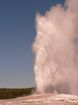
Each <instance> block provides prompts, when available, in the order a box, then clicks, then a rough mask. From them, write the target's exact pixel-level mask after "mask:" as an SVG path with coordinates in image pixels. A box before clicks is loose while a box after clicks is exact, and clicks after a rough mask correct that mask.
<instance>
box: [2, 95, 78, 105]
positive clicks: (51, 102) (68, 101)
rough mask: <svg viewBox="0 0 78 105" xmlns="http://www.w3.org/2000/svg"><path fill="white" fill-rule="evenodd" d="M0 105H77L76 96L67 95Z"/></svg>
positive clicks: (37, 96)
mask: <svg viewBox="0 0 78 105" xmlns="http://www.w3.org/2000/svg"><path fill="white" fill-rule="evenodd" d="M0 105H78V96H74V95H67V94H42V95H39V94H38V95H36V94H34V95H31V96H26V97H20V98H16V99H11V100H0Z"/></svg>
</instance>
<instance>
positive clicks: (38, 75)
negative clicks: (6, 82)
mask: <svg viewBox="0 0 78 105" xmlns="http://www.w3.org/2000/svg"><path fill="white" fill-rule="evenodd" d="M36 33H37V36H36V39H35V41H34V44H33V49H34V52H35V66H34V71H35V80H36V87H37V92H40V93H46V92H54V91H57V92H59V93H70V94H78V41H77V37H78V0H66V1H65V4H64V6H61V5H60V4H58V5H56V6H54V7H52V8H51V9H50V10H49V11H46V13H45V15H44V16H42V15H40V14H37V16H36Z"/></svg>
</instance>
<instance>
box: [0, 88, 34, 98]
mask: <svg viewBox="0 0 78 105" xmlns="http://www.w3.org/2000/svg"><path fill="white" fill-rule="evenodd" d="M33 89H34V88H23V89H9V88H0V99H10V98H17V97H21V96H27V95H31V94H32V91H33Z"/></svg>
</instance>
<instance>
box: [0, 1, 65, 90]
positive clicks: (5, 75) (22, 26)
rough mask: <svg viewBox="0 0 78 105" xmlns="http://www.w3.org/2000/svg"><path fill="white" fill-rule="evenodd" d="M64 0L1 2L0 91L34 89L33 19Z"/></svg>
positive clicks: (34, 33) (34, 35) (34, 34)
mask: <svg viewBox="0 0 78 105" xmlns="http://www.w3.org/2000/svg"><path fill="white" fill-rule="evenodd" d="M57 3H60V4H63V3H64V0H0V88H26V87H32V86H35V82H34V70H33V67H34V57H33V55H34V54H33V51H32V44H33V42H34V39H35V37H36V30H35V16H36V13H37V12H39V13H41V14H44V13H45V11H46V10H49V9H50V7H51V6H53V5H56V4H57Z"/></svg>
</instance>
